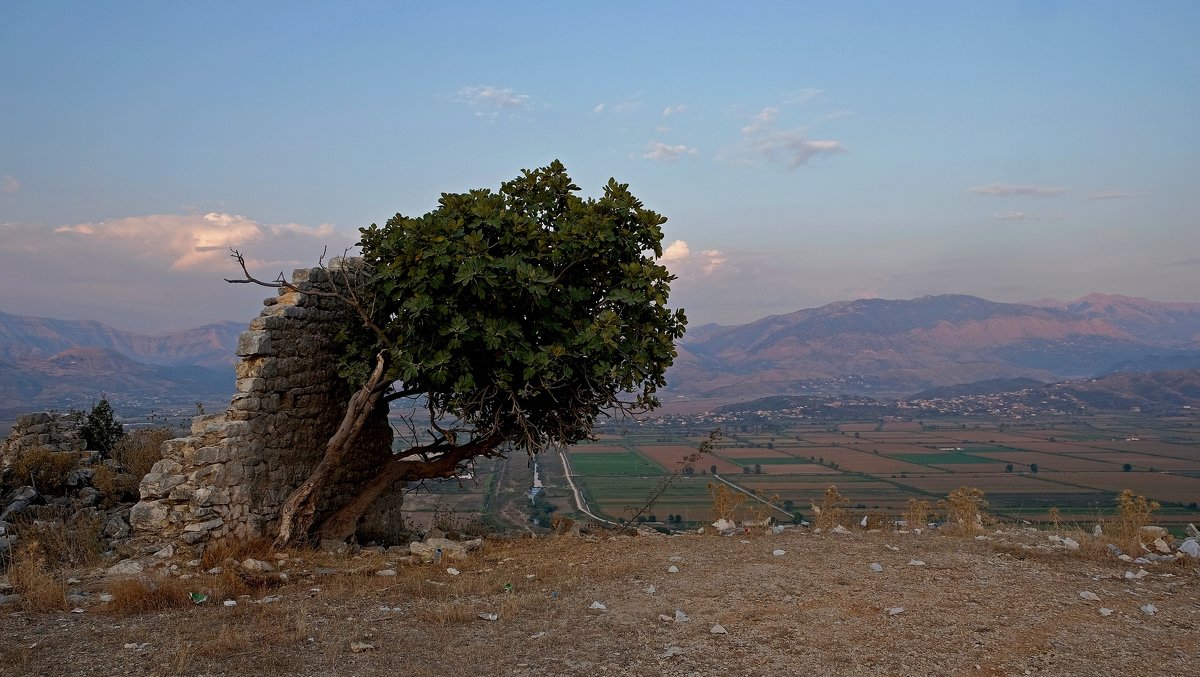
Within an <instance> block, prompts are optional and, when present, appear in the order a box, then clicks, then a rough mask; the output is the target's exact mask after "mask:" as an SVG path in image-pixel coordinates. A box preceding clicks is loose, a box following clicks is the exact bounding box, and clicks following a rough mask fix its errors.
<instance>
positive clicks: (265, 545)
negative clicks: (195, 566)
mask: <svg viewBox="0 0 1200 677" xmlns="http://www.w3.org/2000/svg"><path fill="white" fill-rule="evenodd" d="M275 552H276V551H275V545H274V543H272V541H271V539H269V538H266V537H263V538H255V539H252V540H249V541H233V540H230V539H226V540H224V541H221V542H220V543H217V544H214V545H210V546H208V547H206V548H205V549H204V554H202V555H201V556H200V568H201V569H205V570H207V569H211V568H213V567H216V566H225V565H227V564H229V563H231V562H232V561H233V560H238V561H241V560H244V559H247V558H253V559H261V560H270V559H271V558H272V556H273V555H275Z"/></svg>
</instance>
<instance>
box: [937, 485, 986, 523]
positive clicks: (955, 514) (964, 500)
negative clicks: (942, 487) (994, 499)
mask: <svg viewBox="0 0 1200 677" xmlns="http://www.w3.org/2000/svg"><path fill="white" fill-rule="evenodd" d="M938 507H940V508H941V509H942V510H945V511H946V526H945V527H944V528H945V529H946V531H947V532H948V533H960V534H974V533H978V532H980V531H983V512H984V510H986V509H987V499H986V498H985V497H984V495H983V491H982V490H980V489H975V488H972V487H959V488H957V489H955V490H954V491H951V492H950V495H949V496H947V497H946V500H944V501H938Z"/></svg>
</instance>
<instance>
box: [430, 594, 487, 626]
mask: <svg viewBox="0 0 1200 677" xmlns="http://www.w3.org/2000/svg"><path fill="white" fill-rule="evenodd" d="M415 616H416V619H417V620H418V621H420V622H421V623H428V624H429V625H435V626H438V627H447V626H451V625H463V624H465V623H470V622H472V621H477V620H479V616H478V612H476V611H474V610H472V609H471V608H470V607H469V606H467V605H466V602H463V601H461V600H454V601H452V602H446V603H444V604H436V605H434V606H431V607H428V608H425V609H419V610H418V611H417V613H416V614H415Z"/></svg>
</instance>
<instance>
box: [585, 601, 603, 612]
mask: <svg viewBox="0 0 1200 677" xmlns="http://www.w3.org/2000/svg"><path fill="white" fill-rule="evenodd" d="M588 608H589V609H594V610H596V611H608V607H606V606H604V605H603V604H601V603H600V602H592V605H591V606H590V607H588Z"/></svg>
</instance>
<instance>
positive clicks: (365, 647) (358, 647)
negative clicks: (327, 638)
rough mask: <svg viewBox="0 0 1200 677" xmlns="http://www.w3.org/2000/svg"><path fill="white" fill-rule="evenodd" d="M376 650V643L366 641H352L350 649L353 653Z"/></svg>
mask: <svg viewBox="0 0 1200 677" xmlns="http://www.w3.org/2000/svg"><path fill="white" fill-rule="evenodd" d="M374 650H375V645H374V644H368V643H366V642H351V643H350V651H351V652H352V653H362V652H364V651H374Z"/></svg>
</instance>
